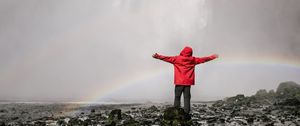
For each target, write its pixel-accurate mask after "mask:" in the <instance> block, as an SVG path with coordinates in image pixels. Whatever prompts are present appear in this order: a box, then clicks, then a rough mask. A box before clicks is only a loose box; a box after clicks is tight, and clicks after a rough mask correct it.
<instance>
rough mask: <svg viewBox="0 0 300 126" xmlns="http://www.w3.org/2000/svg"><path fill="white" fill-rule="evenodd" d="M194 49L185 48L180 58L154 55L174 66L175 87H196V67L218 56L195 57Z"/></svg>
mask: <svg viewBox="0 0 300 126" xmlns="http://www.w3.org/2000/svg"><path fill="white" fill-rule="evenodd" d="M192 54H193V49H192V48H191V47H185V48H184V49H183V50H182V51H181V52H180V55H179V56H163V55H159V54H157V53H156V54H154V55H153V57H154V58H156V59H160V60H163V61H166V62H169V63H172V64H173V65H174V70H175V73H174V84H175V85H188V86H189V85H194V84H195V72H194V71H195V66H196V65H197V64H200V63H204V62H207V61H210V60H213V59H215V58H217V56H216V55H211V56H207V57H193V56H192Z"/></svg>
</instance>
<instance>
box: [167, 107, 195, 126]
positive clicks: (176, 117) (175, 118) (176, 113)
mask: <svg viewBox="0 0 300 126" xmlns="http://www.w3.org/2000/svg"><path fill="white" fill-rule="evenodd" d="M190 119H191V116H190V115H189V114H187V113H185V112H184V109H182V108H178V107H169V108H167V109H166V110H165V111H164V115H163V124H162V125H190V124H191V122H190Z"/></svg>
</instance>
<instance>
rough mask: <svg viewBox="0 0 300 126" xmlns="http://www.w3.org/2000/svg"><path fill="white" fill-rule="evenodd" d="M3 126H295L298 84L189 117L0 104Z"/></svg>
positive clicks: (146, 109) (154, 107)
mask: <svg viewBox="0 0 300 126" xmlns="http://www.w3.org/2000/svg"><path fill="white" fill-rule="evenodd" d="M5 125H63V126H65V125H70V126H73V125H91V126H93V125H95V126H96V125H98V126H114V125H119V126H140V125H146V126H148V125H152V126H153V125H157V126H158V125H163V126H170V125H171V126H172V125H175V126H180V125H181V126H182V125H186V126H189V125H192V126H198V125H204V126H210V125H211V126H214V125H221V126H222V125H224V126H227V125H229V126H239V125H254V126H273V125H275V126H299V125H300V85H298V84H296V83H294V82H284V83H281V84H280V85H279V86H278V88H277V90H276V91H273V90H271V91H266V90H259V91H258V92H257V93H256V94H255V95H252V96H244V95H242V94H239V95H236V96H234V97H229V98H226V99H224V100H219V101H215V102H213V103H193V104H192V111H191V114H190V115H188V114H186V113H184V111H183V109H181V108H173V107H172V105H170V104H114V105H82V104H21V103H9V104H8V103H2V104H0V126H5Z"/></svg>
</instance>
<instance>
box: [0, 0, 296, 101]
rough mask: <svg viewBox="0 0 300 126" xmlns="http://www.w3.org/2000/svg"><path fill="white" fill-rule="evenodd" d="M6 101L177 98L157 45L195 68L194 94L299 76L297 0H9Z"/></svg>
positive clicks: (3, 28) (1, 11) (209, 96)
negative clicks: (189, 54)
mask: <svg viewBox="0 0 300 126" xmlns="http://www.w3.org/2000/svg"><path fill="white" fill-rule="evenodd" d="M0 15H1V20H0V100H17V101H18V100H20V101H95V100H96V101H110V100H111V101H160V102H161V101H172V100H173V96H174V94H173V93H174V92H173V90H174V84H173V66H172V65H171V64H168V63H165V62H162V61H159V60H155V59H153V58H152V57H151V55H152V54H153V53H156V52H157V53H160V54H163V55H178V54H179V52H180V51H181V49H182V48H183V47H184V46H187V45H188V46H191V47H193V49H194V55H195V56H207V55H211V54H214V53H217V54H219V56H220V58H219V59H217V60H214V61H211V62H208V63H205V64H201V65H199V66H197V67H196V85H195V86H193V87H192V100H194V101H196V100H216V99H220V98H223V97H227V96H232V95H236V94H238V93H242V94H246V95H252V94H254V93H255V92H256V91H257V90H258V89H262V88H264V89H267V90H270V89H276V87H277V85H278V84H279V83H280V82H283V81H295V82H296V83H300V78H299V77H300V60H299V57H300V36H299V35H300V1H298V0H285V1H283V0H264V1H261V0H251V1H245V0H244V1H241V0H231V1H225V0H209V1H206V0H189V1H184V0H163V1H162V0H151V1H149V0H148V1H147V0H86V1H81V0H74V1H67V0H60V1H50V0H49V1H40V0H27V1H18V0H1V1H0Z"/></svg>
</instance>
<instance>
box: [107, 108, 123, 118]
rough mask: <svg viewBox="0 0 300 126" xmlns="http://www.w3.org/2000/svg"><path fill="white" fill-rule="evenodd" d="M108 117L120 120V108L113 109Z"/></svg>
mask: <svg viewBox="0 0 300 126" xmlns="http://www.w3.org/2000/svg"><path fill="white" fill-rule="evenodd" d="M109 119H112V120H113V119H116V120H120V119H122V114H121V109H114V110H112V111H111V112H110V114H109Z"/></svg>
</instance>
